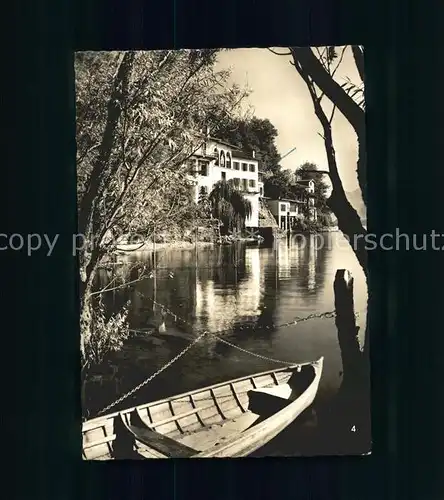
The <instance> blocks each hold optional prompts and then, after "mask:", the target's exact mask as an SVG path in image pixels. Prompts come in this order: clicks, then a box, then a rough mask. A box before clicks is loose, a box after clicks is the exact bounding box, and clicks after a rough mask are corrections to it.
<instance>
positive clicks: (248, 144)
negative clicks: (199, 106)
mask: <svg viewBox="0 0 444 500" xmlns="http://www.w3.org/2000/svg"><path fill="white" fill-rule="evenodd" d="M214 135H216V136H217V138H219V139H221V140H223V141H226V142H228V143H230V144H232V145H233V146H235V147H237V148H239V149H240V150H242V151H245V152H246V153H250V154H251V153H252V152H253V151H255V153H256V155H257V157H258V158H260V169H261V170H262V171H264V172H273V173H274V172H276V171H277V170H278V169H279V162H280V159H281V158H280V155H279V153H278V150H277V147H276V144H275V140H276V137H277V135H278V131H277V129H276V127H275V126H274V125H273V124H272V123H271V122H270V120H268V119H262V118H257V117H252V118H242V117H237V118H233V119H231V120H230V121H225V123H224V124H223V126H222V127H220V128H219V130H218V131H217V134H214Z"/></svg>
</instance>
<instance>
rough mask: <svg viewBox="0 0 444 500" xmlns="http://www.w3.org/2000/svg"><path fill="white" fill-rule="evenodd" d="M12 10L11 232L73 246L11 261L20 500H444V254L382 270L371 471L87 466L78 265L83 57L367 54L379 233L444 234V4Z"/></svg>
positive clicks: (332, 466) (282, 463)
mask: <svg viewBox="0 0 444 500" xmlns="http://www.w3.org/2000/svg"><path fill="white" fill-rule="evenodd" d="M13 7H14V8H15V18H14V20H17V22H16V23H13V24H12V23H11V24H12V27H13V29H12V30H11V32H10V35H9V38H8V40H10V42H9V43H7V44H6V45H4V50H3V69H4V70H5V71H4V72H3V78H2V83H3V84H6V90H5V91H4V92H3V93H2V97H3V98H2V108H3V109H4V110H5V113H4V116H5V118H6V123H5V126H4V127H3V131H4V133H6V135H8V134H9V135H11V137H10V138H9V137H8V139H7V140H6V141H5V146H6V148H5V149H4V150H3V153H6V154H4V156H3V160H4V161H5V160H6V161H5V162H4V165H5V167H6V168H5V169H4V170H3V171H4V172H5V173H6V179H7V180H6V189H4V190H3V196H2V202H3V204H4V206H3V210H2V212H1V213H2V215H3V216H4V217H3V218H2V220H4V222H3V223H2V227H1V228H0V229H1V230H2V231H3V232H4V233H7V234H8V233H9V234H10V233H21V234H29V233H34V232H35V233H40V234H42V233H46V234H48V235H51V236H53V235H54V234H56V233H58V234H60V237H59V241H58V244H57V245H56V248H55V250H54V253H53V255H52V257H49V258H48V257H46V256H45V255H44V254H35V255H32V256H31V257H27V256H26V255H24V254H23V253H21V252H10V251H2V252H1V254H0V255H1V262H2V263H3V264H4V272H3V273H2V277H3V279H2V292H3V293H2V294H1V295H2V305H3V307H4V311H5V312H4V314H3V317H4V322H3V328H2V334H3V335H2V339H3V341H4V343H3V344H2V347H3V352H4V363H3V364H2V366H3V367H5V375H4V376H3V377H2V379H1V380H2V382H3V384H2V391H1V397H2V399H3V403H4V405H2V407H4V408H6V410H4V411H3V412H2V416H3V418H2V425H1V426H0V428H1V429H2V431H3V437H4V444H3V451H4V454H5V455H6V457H5V458H6V460H7V461H8V466H4V474H2V475H3V477H4V481H3V484H2V486H3V488H4V489H5V491H7V490H11V488H13V490H12V491H13V493H12V491H9V492H8V491H7V493H6V496H5V494H4V495H3V496H5V497H6V498H9V496H10V495H11V494H12V495H13V496H14V497H15V498H26V499H27V498H29V499H31V498H32V499H34V498H44V499H45V500H51V499H54V500H64V499H71V498H82V499H84V500H87V499H91V500H99V499H102V498H103V499H106V500H114V499H124V498H129V499H133V498H134V499H145V498H146V499H148V498H150V499H151V498H152V499H155V500H163V499H173V498H176V499H177V500H182V499H188V498H194V497H195V496H196V497H197V496H200V497H202V498H205V499H208V500H209V499H215V500H216V499H224V500H225V499H227V500H228V499H233V500H236V499H246V498H248V499H249V498H251V499H255V500H256V499H257V500H259V499H262V498H273V499H279V498H311V499H318V498H328V499H329V500H335V499H342V498H346V499H351V500H360V499H367V498H375V499H378V500H383V499H385V498H399V499H403V500H408V499H416V498H418V499H434V498H437V499H438V498H442V497H443V484H442V477H443V476H442V474H440V470H442V469H443V462H442V458H441V456H442V455H441V453H440V452H441V449H440V442H441V441H442V438H443V430H442V428H443V427H442V425H443V422H444V418H443V403H442V397H441V394H442V385H441V381H442V371H441V366H442V362H441V358H442V353H443V334H444V327H443V324H442V310H443V305H444V300H443V299H444V292H443V286H442V283H443V277H444V275H443V272H442V267H443V266H442V263H443V261H444V259H443V256H444V253H442V252H436V251H435V252H433V251H427V252H424V251H423V252H411V251H410V252H402V251H399V252H396V253H388V252H385V254H384V252H376V251H375V252H372V253H371V255H370V273H371V281H370V295H371V306H370V307H371V309H370V312H369V314H370V321H371V342H372V384H373V395H372V398H373V399H372V408H373V439H374V447H373V454H372V456H369V457H360V458H347V457H335V458H317V459H269V460H248V459H243V460H238V461H234V460H232V461H228V460H227V461H204V462H191V461H186V462H181V461H157V462H150V463H131V464H130V463H128V464H125V463H111V464H95V463H83V462H81V459H80V457H81V442H80V397H79V394H80V391H79V375H78V374H79V368H80V364H79V352H78V351H79V349H78V347H79V326H78V310H77V309H78V305H77V290H76V281H77V267H76V266H77V264H76V262H75V260H74V259H73V257H72V256H71V235H72V234H73V233H75V232H76V205H75V201H76V179H75V123H74V119H75V110H74V104H75V95H74V81H73V50H78V49H125V48H132V49H135V48H140V49H142V48H145V49H148V48H151V49H152V48H165V47H178V48H179V47H214V46H225V47H248V46H279V45H282V46H285V45H341V44H364V45H365V47H366V75H367V82H366V91H367V106H368V113H367V115H368V147H369V152H368V196H369V203H368V207H367V210H368V212H367V213H368V225H369V231H371V232H374V233H384V232H390V233H393V232H394V230H395V228H396V227H399V228H400V230H401V231H402V232H407V233H418V234H422V233H430V231H431V230H432V229H435V230H436V231H441V232H443V233H444V208H443V184H442V181H443V167H442V155H441V147H442V146H441V144H442V142H443V141H442V136H443V132H444V130H443V128H444V127H443V125H442V123H443V121H442V116H443V97H442V90H441V86H442V84H441V82H442V79H441V73H442V72H441V69H442V62H443V57H442V48H441V47H442V46H443V44H442V42H443V40H442V38H443V37H442V32H443V30H442V20H443V16H442V12H438V2H434V3H433V7H432V4H431V3H430V4H429V2H426V1H425V0H422V1H421V2H418V1H413V0H409V1H407V0H402V1H401V0H399V1H395V0H384V1H382V0H378V1H374V2H370V1H369V2H367V4H365V3H360V4H359V3H358V2H343V1H334V0H324V1H320V0H319V1H311V2H308V1H307V0H305V1H303V2H290V1H288V2H286V3H284V2H281V1H279V0H274V1H272V2H265V1H263V0H244V1H242V2H240V1H238V2H235V1H233V0H225V1H222V0H217V1H211V2H210V1H206V2H204V1H202V0H200V1H198V0H188V1H185V0H176V1H175V2H168V3H167V2H165V3H163V2H157V3H156V2H147V3H145V4H143V3H142V2H141V1H131V0H128V1H125V2H122V1H120V2H118V1H116V0H114V1H112V0H108V1H106V2H105V1H102V2H99V1H96V2H94V1H92V0H83V1H77V2H74V0H72V1H70V0H46V1H45V0H43V1H40V2H38V3H37V2H31V1H29V2H20V1H18V2H16V3H14V5H13ZM3 18H4V19H5V21H6V23H5V24H9V19H10V18H9V17H8V16H6V15H5V16H4V17H3ZM443 244H444V242H443ZM5 341H6V342H5ZM9 344H11V345H9ZM8 439H9V440H10V443H9V444H6V443H7V442H8ZM10 455H11V456H10ZM5 467H12V471H11V474H9V473H8V472H7V470H6V469H5ZM8 481H9V483H10V484H9V485H8V488H7V486H6V483H8Z"/></svg>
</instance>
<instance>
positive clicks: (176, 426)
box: [82, 358, 323, 460]
mask: <svg viewBox="0 0 444 500" xmlns="http://www.w3.org/2000/svg"><path fill="white" fill-rule="evenodd" d="M322 368H323V358H320V359H319V360H317V361H314V362H311V363H305V364H302V365H294V366H289V367H285V368H280V369H277V370H270V371H267V372H261V373H257V374H254V375H250V376H247V377H242V378H238V379H235V380H230V381H228V382H223V383H220V384H215V385H212V386H209V387H205V388H203V389H197V390H195V391H191V392H187V393H184V394H180V395H178V396H173V397H170V398H167V399H163V400H160V401H155V402H152V403H148V404H143V405H140V406H137V407H133V408H128V409H126V410H123V411H121V412H116V413H113V414H110V415H106V416H103V417H98V418H95V419H93V420H89V421H87V422H85V423H84V424H83V427H82V434H83V459H84V460H112V459H127V458H135V459H145V458H210V457H218V458H223V457H245V456H248V455H250V454H251V453H253V452H254V451H256V450H257V449H259V448H260V447H262V446H263V445H265V444H266V443H268V442H269V441H270V440H271V439H273V438H274V437H276V436H277V435H278V434H279V433H280V432H281V431H282V430H284V429H285V428H286V427H288V425H290V424H291V423H292V422H293V421H294V420H295V419H296V418H297V417H298V416H299V415H300V414H301V413H302V412H303V411H304V410H305V409H306V408H307V407H309V406H310V405H311V404H312V402H313V400H314V398H315V397H316V394H317V391H318V387H319V382H320V378H321V375H322Z"/></svg>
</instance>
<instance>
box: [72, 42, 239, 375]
mask: <svg viewBox="0 0 444 500" xmlns="http://www.w3.org/2000/svg"><path fill="white" fill-rule="evenodd" d="M215 55H216V51H215V50H159V51H150V52H139V53H136V52H124V53H121V52H111V53H96V54H92V53H79V54H77V57H76V91H77V93H76V97H77V99H76V100H77V102H76V111H77V169H78V204H79V216H78V225H79V233H80V235H81V237H82V238H83V245H82V247H81V248H80V249H79V265H80V278H81V280H80V307H81V352H82V359H83V365H84V366H85V367H88V366H89V365H90V364H91V362H97V361H100V360H98V359H97V357H95V356H94V352H93V351H94V350H95V347H96V345H97V342H98V340H97V335H98V333H97V331H95V328H96V327H99V326H100V324H101V321H102V319H103V317H102V315H101V312H100V308H97V307H96V308H94V296H95V295H94V294H97V293H100V291H99V292H97V291H93V289H94V282H95V278H96V275H97V270H98V268H99V266H100V263H101V262H102V261H103V260H104V258H106V256H108V255H110V253H112V252H113V251H114V249H115V243H116V241H115V236H116V233H122V232H123V233H128V232H130V231H132V230H134V229H135V228H140V227H147V226H150V225H151V226H153V225H155V224H158V223H159V222H160V221H162V220H169V218H170V217H173V216H174V217H177V216H179V217H184V214H185V211H184V210H173V209H172V207H173V206H174V203H173V204H171V199H173V200H176V207H177V206H179V205H180V202H181V201H183V199H184V198H183V196H185V194H184V193H185V192H186V191H187V189H188V187H189V185H190V184H191V182H192V179H191V178H190V174H191V172H190V169H189V166H188V164H187V160H188V159H189V158H190V157H191V156H192V155H193V153H194V152H196V150H197V149H198V148H199V147H200V145H201V144H202V142H203V138H202V136H201V134H200V133H199V131H200V130H202V129H203V128H204V127H205V126H206V124H207V121H208V115H209V114H211V113H216V112H217V113H219V114H226V115H229V114H230V113H234V112H235V111H236V110H237V107H238V104H239V102H240V101H241V99H242V97H243V95H244V94H243V93H242V91H241V90H240V89H238V88H237V87H236V88H233V87H229V86H228V85H227V79H228V76H229V73H228V72H227V71H220V72H215V71H214V69H213V63H214V60H215ZM188 192H189V190H188ZM181 197H182V198H181ZM168 200H169V201H168ZM109 321H111V322H113V323H112V324H113V325H118V326H119V329H120V330H122V331H123V330H124V329H125V328H124V322H123V321H120V319H119V321H116V319H115V318H108V323H109ZM109 324H110V325H111V323H109ZM102 326H103V324H102ZM113 328H114V327H113ZM101 335H103V336H104V337H105V338H106V337H107V333H106V328H102V333H101ZM123 335H124V333H123ZM99 336H100V335H99ZM102 340H103V339H100V342H102ZM117 344H118V342H117V343H116V342H114V343H107V342H102V345H110V346H112V345H117ZM101 352H103V355H102V356H101V359H103V356H104V355H105V354H106V352H105V351H101Z"/></svg>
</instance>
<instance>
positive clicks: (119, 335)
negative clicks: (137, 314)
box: [85, 295, 129, 366]
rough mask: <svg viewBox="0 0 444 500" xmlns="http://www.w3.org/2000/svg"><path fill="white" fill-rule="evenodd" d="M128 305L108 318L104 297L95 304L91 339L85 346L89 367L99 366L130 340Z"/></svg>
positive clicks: (99, 297) (99, 298)
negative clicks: (110, 354)
mask: <svg viewBox="0 0 444 500" xmlns="http://www.w3.org/2000/svg"><path fill="white" fill-rule="evenodd" d="M128 305H129V304H126V305H125V306H124V307H123V308H122V309H121V310H120V311H119V313H117V314H114V315H111V316H108V315H107V314H106V308H105V305H104V302H103V300H102V297H101V296H100V295H99V296H98V299H97V301H95V304H94V316H93V321H92V324H91V330H90V338H89V340H88V342H86V344H85V360H86V362H87V363H88V366H91V365H99V364H100V363H102V362H103V360H104V359H105V357H106V355H107V354H108V353H110V352H115V351H118V350H120V349H121V347H122V345H123V342H124V341H125V340H126V339H127V338H128V335H129V330H128Z"/></svg>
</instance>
